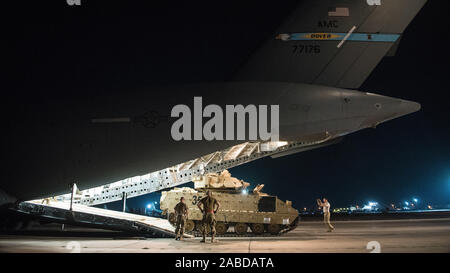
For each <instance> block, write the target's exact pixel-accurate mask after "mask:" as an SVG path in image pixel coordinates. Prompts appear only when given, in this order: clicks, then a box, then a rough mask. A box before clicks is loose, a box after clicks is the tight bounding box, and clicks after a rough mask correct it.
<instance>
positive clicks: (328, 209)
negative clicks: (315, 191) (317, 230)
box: [317, 198, 334, 232]
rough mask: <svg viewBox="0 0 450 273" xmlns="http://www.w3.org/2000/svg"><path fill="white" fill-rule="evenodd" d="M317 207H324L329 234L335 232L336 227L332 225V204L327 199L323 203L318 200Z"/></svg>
mask: <svg viewBox="0 0 450 273" xmlns="http://www.w3.org/2000/svg"><path fill="white" fill-rule="evenodd" d="M317 205H319V207H322V209H323V222H324V224H325V226H326V227H327V228H328V232H332V231H333V230H334V227H333V226H332V225H331V223H330V207H331V205H330V203H329V202H328V200H327V199H326V198H323V202H322V201H320V199H317Z"/></svg>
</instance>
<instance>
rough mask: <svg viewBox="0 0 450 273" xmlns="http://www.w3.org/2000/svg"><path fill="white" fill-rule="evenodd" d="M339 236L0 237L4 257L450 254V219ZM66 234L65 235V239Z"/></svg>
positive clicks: (313, 225) (316, 231) (359, 225)
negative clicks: (180, 238) (213, 240)
mask: <svg viewBox="0 0 450 273" xmlns="http://www.w3.org/2000/svg"><path fill="white" fill-rule="evenodd" d="M333 225H334V226H335V228H336V229H335V231H334V232H326V229H325V227H324V225H323V223H321V222H318V221H315V222H300V224H299V226H298V227H297V228H296V229H295V230H293V231H291V232H289V233H286V234H283V235H281V236H277V237H222V238H219V240H220V241H219V242H218V243H211V242H210V240H207V243H200V238H188V239H185V240H183V241H175V240H174V239H160V238H151V239H148V238H147V239H143V238H136V237H121V236H119V235H118V233H112V232H106V231H105V232H103V233H102V232H99V231H96V232H90V231H86V232H84V233H83V235H82V236H74V235H73V232H70V231H67V232H66V233H65V234H67V236H66V235H65V234H64V232H60V233H59V234H58V235H57V236H50V235H49V234H48V233H43V232H39V231H36V232H34V233H29V234H25V235H24V234H16V235H11V234H10V235H0V253H47V252H50V253H67V252H81V253H147V252H149V253H152V252H158V253H161V252H162V253H183V252H184V253H186V252H187V253H206V252H207V253H211V252H218V253H369V252H372V251H375V252H382V253H448V252H450V218H436V219H409V220H408V219H402V220H363V221H338V222H334V223H333ZM61 234H62V235H61Z"/></svg>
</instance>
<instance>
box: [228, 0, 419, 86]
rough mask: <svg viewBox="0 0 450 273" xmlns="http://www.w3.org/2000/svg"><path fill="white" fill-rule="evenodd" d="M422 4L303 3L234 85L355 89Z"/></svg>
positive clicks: (398, 0) (392, 0) (396, 0)
mask: <svg viewBox="0 0 450 273" xmlns="http://www.w3.org/2000/svg"><path fill="white" fill-rule="evenodd" d="M426 2H427V0H358V1H355V0H337V1H336V0H321V1H317V0H306V1H303V2H301V3H300V4H299V5H298V6H297V7H296V9H295V10H294V11H293V12H292V14H291V16H290V17H289V18H288V20H286V21H285V22H284V23H283V24H282V25H281V27H279V28H278V30H277V32H276V34H274V35H273V36H272V37H271V38H270V39H269V40H268V41H266V42H264V43H263V45H262V46H261V47H260V48H259V49H258V50H256V52H255V53H254V54H253V55H252V56H251V57H250V59H249V60H248V61H247V62H246V63H245V64H244V65H243V67H241V69H240V70H239V71H238V72H237V74H236V75H235V78H234V80H242V81H282V82H301V83H310V84H319V85H327V86H334V87H340V88H359V87H360V86H361V85H362V83H363V82H364V81H365V80H366V78H367V77H368V76H369V75H370V73H371V72H372V70H373V69H374V68H375V67H376V66H377V64H378V63H379V62H380V61H381V59H382V58H383V57H385V56H386V55H389V54H390V53H392V52H395V49H393V50H392V51H391V48H393V47H395V46H394V45H398V42H399V40H400V36H401V34H402V33H403V31H404V30H405V29H406V27H407V26H408V24H409V23H410V22H411V21H412V20H413V19H414V17H415V16H416V15H417V13H418V12H419V11H420V9H421V8H422V7H423V6H424V4H425V3H426Z"/></svg>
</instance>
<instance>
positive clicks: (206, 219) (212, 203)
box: [197, 191, 220, 243]
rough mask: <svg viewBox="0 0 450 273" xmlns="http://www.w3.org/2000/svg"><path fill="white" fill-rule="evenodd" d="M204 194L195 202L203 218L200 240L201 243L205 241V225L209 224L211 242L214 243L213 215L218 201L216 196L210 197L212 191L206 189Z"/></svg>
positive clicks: (214, 220) (218, 205)
mask: <svg viewBox="0 0 450 273" xmlns="http://www.w3.org/2000/svg"><path fill="white" fill-rule="evenodd" d="M206 195H207V196H206V197H204V198H202V199H201V200H200V201H199V202H198V204H197V206H198V208H199V209H200V211H201V212H202V213H203V219H202V224H203V240H201V241H200V242H202V243H204V242H206V231H207V227H208V226H209V227H210V229H211V243H214V242H217V240H216V239H215V236H216V217H215V216H214V215H215V213H216V212H217V211H218V210H219V208H220V203H219V202H218V201H217V199H216V198H214V197H212V193H211V192H210V191H207V192H206ZM216 206H217V207H216ZM202 207H203V208H202Z"/></svg>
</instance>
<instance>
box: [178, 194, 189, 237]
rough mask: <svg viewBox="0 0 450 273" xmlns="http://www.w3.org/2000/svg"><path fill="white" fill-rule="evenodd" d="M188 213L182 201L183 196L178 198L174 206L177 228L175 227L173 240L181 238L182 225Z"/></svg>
mask: <svg viewBox="0 0 450 273" xmlns="http://www.w3.org/2000/svg"><path fill="white" fill-rule="evenodd" d="M188 215H189V209H188V207H187V206H186V203H184V197H181V198H180V202H179V203H178V204H177V205H176V206H175V216H176V219H177V228H176V229H175V240H183V234H184V225H185V223H186V219H187V217H188Z"/></svg>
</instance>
